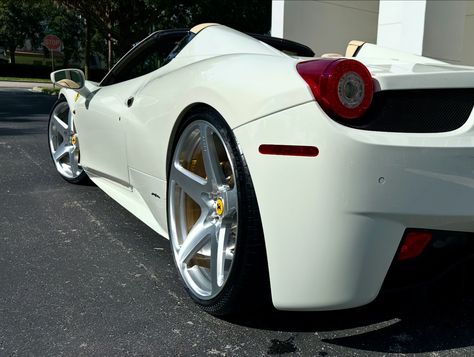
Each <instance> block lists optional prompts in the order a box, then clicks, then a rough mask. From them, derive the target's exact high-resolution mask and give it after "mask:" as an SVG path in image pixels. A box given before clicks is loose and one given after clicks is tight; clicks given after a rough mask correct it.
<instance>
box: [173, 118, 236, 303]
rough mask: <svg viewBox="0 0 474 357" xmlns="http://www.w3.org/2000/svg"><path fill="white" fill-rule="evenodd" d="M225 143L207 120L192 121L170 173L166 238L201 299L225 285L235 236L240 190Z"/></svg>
mask: <svg viewBox="0 0 474 357" xmlns="http://www.w3.org/2000/svg"><path fill="white" fill-rule="evenodd" d="M230 150H231V149H230V147H229V143H226V141H225V140H224V139H223V137H222V135H221V134H220V133H219V130H218V129H217V128H216V127H215V126H213V125H212V124H211V123H209V122H208V121H204V120H197V121H194V122H192V123H191V124H190V125H189V126H188V127H186V129H185V130H184V131H183V132H182V134H181V136H180V138H179V140H178V143H177V145H176V148H175V151H174V155H173V158H172V163H171V170H170V176H169V186H168V187H169V196H168V213H169V217H170V219H169V224H170V227H169V228H170V230H169V231H170V239H171V243H172V248H173V253H174V256H175V261H176V264H177V266H178V269H179V271H180V273H181V276H182V277H183V279H184V281H185V283H186V285H187V286H188V288H189V289H190V290H191V291H192V293H194V294H195V295H196V296H197V297H198V298H199V299H202V300H210V299H212V298H214V297H216V296H217V295H218V294H219V293H220V292H221V291H222V289H223V288H224V286H225V284H226V281H227V280H228V277H229V275H230V272H231V270H232V268H233V262H234V257H235V250H236V244H237V236H238V234H237V233H238V232H237V230H238V192H237V189H238V187H237V184H236V177H235V168H234V164H233V162H232V160H231V155H230Z"/></svg>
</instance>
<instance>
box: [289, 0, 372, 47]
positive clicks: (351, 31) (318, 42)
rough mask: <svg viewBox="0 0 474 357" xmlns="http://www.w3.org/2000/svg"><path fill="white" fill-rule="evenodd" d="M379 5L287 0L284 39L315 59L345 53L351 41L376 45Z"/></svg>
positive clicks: (320, 0)
mask: <svg viewBox="0 0 474 357" xmlns="http://www.w3.org/2000/svg"><path fill="white" fill-rule="evenodd" d="M378 9H379V2H378V1H371V0H369V1H357V0H353V1H343V0H336V1H329V0H328V1H325V0H303V1H301V0H287V1H285V2H284V24H283V35H284V38H287V39H290V40H295V41H298V42H301V43H304V44H306V45H308V46H309V47H311V48H312V49H313V50H314V51H315V53H316V54H317V55H320V54H323V53H327V52H338V53H345V49H346V46H347V43H348V42H349V41H350V40H362V41H366V42H372V43H375V41H376V39H377V20H378Z"/></svg>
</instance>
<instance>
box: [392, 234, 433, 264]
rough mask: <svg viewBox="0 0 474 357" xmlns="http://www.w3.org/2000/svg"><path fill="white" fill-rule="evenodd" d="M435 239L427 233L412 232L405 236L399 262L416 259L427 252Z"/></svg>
mask: <svg viewBox="0 0 474 357" xmlns="http://www.w3.org/2000/svg"><path fill="white" fill-rule="evenodd" d="M432 238H433V234H432V233H430V232H425V231H412V232H409V233H407V234H406V235H405V237H404V241H403V244H402V246H401V247H400V252H399V253H398V260H406V259H411V258H416V257H417V256H419V255H420V254H421V253H423V251H424V250H425V248H426V246H427V245H428V243H429V242H430V241H431V239H432Z"/></svg>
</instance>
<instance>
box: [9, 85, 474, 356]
mask: <svg viewBox="0 0 474 357" xmlns="http://www.w3.org/2000/svg"><path fill="white" fill-rule="evenodd" d="M54 101H55V98H54V97H51V96H47V95H44V94H38V93H32V92H30V91H28V90H27V89H11V88H4V89H0V356H16V355H18V356H23V355H44V356H59V355H97V356H105V355H114V356H115V355H159V356H167V355H170V356H171V355H172V356H176V355H183V356H205V355H211V356H263V355H281V354H283V355H285V354H294V355H301V356H368V355H374V356H382V355H412V354H416V353H420V354H422V355H431V356H444V355H449V356H468V355H474V348H473V345H474V318H473V313H472V312H473V301H474V293H473V292H472V289H470V284H472V282H473V280H472V276H473V275H470V272H469V271H466V272H465V274H464V275H463V278H462V279H459V284H455V282H457V279H455V280H453V279H450V280H451V283H452V284H450V285H441V286H437V287H436V288H435V289H424V288H423V289H418V290H415V291H411V292H410V293H408V292H406V293H397V294H393V295H384V296H382V297H381V298H379V299H378V300H376V301H375V302H374V303H373V304H371V305H369V306H367V307H363V308H359V309H353V310H349V311H339V312H324V313H321V312H320V313H309V312H301V313H289V312H277V311H274V310H272V309H268V310H267V311H261V312H259V313H257V314H251V315H247V316H237V317H234V318H232V319H228V320H223V319H218V318H215V317H212V316H210V315H208V314H206V313H204V312H202V311H201V310H200V309H199V308H197V307H196V306H195V305H193V304H192V302H191V301H190V299H189V298H188V297H187V295H186V294H185V292H184V289H183V288H182V285H181V282H180V281H179V278H178V274H177V272H176V271H175V269H174V266H173V261H172V257H171V254H170V250H169V245H168V241H167V240H165V239H163V238H161V237H159V236H158V235H157V234H156V233H155V232H153V231H152V230H151V229H149V228H148V227H147V226H145V225H144V224H143V223H141V222H140V221H139V220H138V219H136V218H135V217H134V216H133V215H132V214H130V213H128V212H127V211H126V210H125V209H124V208H122V207H121V206H119V205H118V204H117V203H115V202H114V201H113V200H112V199H110V198H108V197H107V196H106V195H105V194H104V193H102V192H101V191H100V190H99V189H98V188H97V187H95V186H74V185H70V184H68V183H66V182H65V181H64V180H62V179H61V178H60V177H59V175H58V174H56V172H55V169H54V167H53V164H52V161H51V159H50V158H49V152H48V147H47V119H48V113H49V109H50V108H51V106H52V104H53V103H54ZM295 229H297V227H295ZM295 278H297V277H295Z"/></svg>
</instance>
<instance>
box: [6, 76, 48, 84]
mask: <svg viewBox="0 0 474 357" xmlns="http://www.w3.org/2000/svg"><path fill="white" fill-rule="evenodd" d="M0 81H13V82H34V83H51V80H50V79H46V78H20V77H0Z"/></svg>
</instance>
